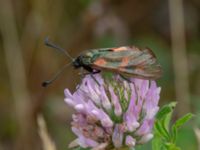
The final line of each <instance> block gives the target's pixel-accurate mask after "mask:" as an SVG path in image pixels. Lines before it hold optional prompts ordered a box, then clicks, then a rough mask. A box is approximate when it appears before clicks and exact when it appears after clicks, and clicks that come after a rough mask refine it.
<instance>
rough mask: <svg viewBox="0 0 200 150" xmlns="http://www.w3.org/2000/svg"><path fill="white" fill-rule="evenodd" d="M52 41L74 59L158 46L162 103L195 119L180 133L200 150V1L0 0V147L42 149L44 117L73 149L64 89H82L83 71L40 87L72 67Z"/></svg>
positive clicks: (188, 147) (185, 145)
mask: <svg viewBox="0 0 200 150" xmlns="http://www.w3.org/2000/svg"><path fill="white" fill-rule="evenodd" d="M47 36H48V37H49V38H50V40H51V41H53V42H54V43H56V44H58V45H60V46H61V47H63V48H65V49H66V50H67V51H68V52H69V53H70V54H71V55H72V56H73V57H76V56H78V55H79V54H80V53H81V52H82V51H83V50H87V49H91V48H103V47H117V46H122V45H136V46H138V47H141V48H144V47H149V48H151V49H152V50H153V51H154V52H155V53H156V55H157V58H158V60H159V62H160V63H161V65H162V68H163V76H162V78H161V79H159V80H158V84H159V86H161V87H162V92H161V100H160V106H162V105H163V104H166V103H168V102H170V101H178V106H177V107H176V111H175V114H174V120H175V119H176V118H177V117H179V116H181V115H183V114H184V113H186V112H192V113H194V114H196V116H195V117H194V119H193V120H192V121H190V122H189V123H188V124H186V125H185V126H184V128H182V129H181V131H180V133H179V136H178V145H179V146H180V147H182V149H183V150H197V149H200V147H199V146H200V145H199V144H200V139H199V138H200V131H199V130H198V127H199V125H200V118H199V110H200V1H199V0H190V1H187V0H185V1H182V0H162V1H160V0H151V1H150V0H143V1H141V0H57V1H53V0H0V74H1V78H0V150H1V149H3V150H4V149H5V150H12V149H13V150H15V149H17V150H40V149H42V147H41V145H42V144H41V143H42V142H41V139H40V137H39V135H38V128H37V116H38V114H41V113H42V114H43V115H44V118H45V121H46V124H47V128H48V132H49V134H50V136H51V138H52V139H53V141H54V142H55V145H56V148H57V149H59V150H67V149H68V148H67V146H68V143H69V142H70V141H71V140H72V139H74V138H75V137H74V135H73V134H72V132H71V129H70V121H71V114H72V113H73V110H71V109H70V108H69V107H68V106H67V105H66V104H65V103H64V94H63V90H64V89H65V88H70V90H72V91H73V90H74V89H75V87H76V85H77V84H78V83H79V82H80V76H79V75H78V74H79V70H74V69H73V67H72V66H70V67H68V68H67V69H66V70H65V73H64V74H63V75H62V76H61V77H60V78H59V79H58V80H57V81H55V82H54V83H53V84H52V85H50V86H49V87H48V88H42V87H41V82H42V81H44V80H47V79H50V78H51V77H52V76H53V74H55V73H56V71H57V70H58V69H59V68H61V67H62V66H63V65H64V64H66V63H68V62H70V59H69V58H66V56H64V55H63V54H61V53H58V52H57V51H56V50H53V49H51V48H48V47H46V46H45V45H44V39H45V37H47ZM194 129H196V130H195V131H196V132H195V131H194ZM145 147H147V149H150V148H149V145H147V146H143V147H140V149H144V148H145Z"/></svg>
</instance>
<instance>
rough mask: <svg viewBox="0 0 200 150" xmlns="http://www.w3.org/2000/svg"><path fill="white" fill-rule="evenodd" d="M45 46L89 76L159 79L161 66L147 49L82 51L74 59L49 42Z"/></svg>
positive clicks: (117, 48) (128, 48) (134, 47)
mask: <svg viewBox="0 0 200 150" xmlns="http://www.w3.org/2000/svg"><path fill="white" fill-rule="evenodd" d="M46 45H48V46H50V47H53V48H56V49H59V50H61V51H63V52H65V54H66V55H68V56H69V57H70V58H71V59H72V65H73V66H74V68H75V69H78V68H84V69H85V70H87V71H88V72H89V73H91V74H95V73H99V72H101V71H109V72H113V73H117V74H120V75H122V76H124V77H128V78H129V77H134V78H141V79H147V80H150V79H158V78H159V77H161V72H162V71H161V66H160V64H159V63H158V61H157V59H156V56H155V54H154V53H153V51H152V50H151V49H149V48H145V49H139V48H138V47H136V46H122V47H115V48H101V49H92V50H87V51H84V52H83V53H81V54H80V55H79V56H78V57H77V58H75V59H74V58H72V57H71V56H70V55H69V54H68V53H67V52H66V51H65V50H63V49H61V48H60V47H58V46H56V45H54V44H52V43H49V42H48V43H47V42H46ZM48 83H49V81H48V82H47V81H46V82H44V84H43V86H46V85H47V84H48Z"/></svg>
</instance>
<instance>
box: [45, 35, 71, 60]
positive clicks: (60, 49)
mask: <svg viewBox="0 0 200 150" xmlns="http://www.w3.org/2000/svg"><path fill="white" fill-rule="evenodd" d="M44 43H45V45H46V46H49V47H51V48H54V49H56V50H58V51H60V52H63V53H64V54H65V55H66V56H67V57H69V58H70V59H71V60H72V61H74V58H73V57H72V56H70V55H69V53H68V52H67V51H66V50H65V49H63V48H61V47H59V46H58V45H56V44H54V43H52V42H50V41H49V38H48V37H47V38H45V41H44Z"/></svg>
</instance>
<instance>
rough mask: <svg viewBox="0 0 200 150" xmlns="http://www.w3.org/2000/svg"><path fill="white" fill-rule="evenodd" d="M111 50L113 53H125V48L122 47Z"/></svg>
mask: <svg viewBox="0 0 200 150" xmlns="http://www.w3.org/2000/svg"><path fill="white" fill-rule="evenodd" d="M112 50H113V51H115V52H119V51H126V50H127V47H125V46H123V47H118V48H113V49H112Z"/></svg>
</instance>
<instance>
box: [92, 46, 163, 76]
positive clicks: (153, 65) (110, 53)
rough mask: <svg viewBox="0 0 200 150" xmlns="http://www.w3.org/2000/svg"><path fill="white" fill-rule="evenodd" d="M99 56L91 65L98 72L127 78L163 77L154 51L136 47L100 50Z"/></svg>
mask: <svg viewBox="0 0 200 150" xmlns="http://www.w3.org/2000/svg"><path fill="white" fill-rule="evenodd" d="M99 54H100V55H99V56H98V57H97V58H95V60H94V61H93V62H92V63H91V67H92V68H94V69H97V70H108V71H112V72H116V73H119V74H121V75H123V76H127V77H136V78H142V79H157V78H159V77H160V76H161V72H162V71H161V66H160V64H159V63H158V62H157V59H156V56H155V54H154V53H153V52H152V50H150V49H148V48H146V49H139V48H137V47H135V46H131V47H128V46H125V47H119V48H110V49H107V51H105V50H104V51H101V50H99Z"/></svg>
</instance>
